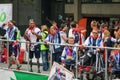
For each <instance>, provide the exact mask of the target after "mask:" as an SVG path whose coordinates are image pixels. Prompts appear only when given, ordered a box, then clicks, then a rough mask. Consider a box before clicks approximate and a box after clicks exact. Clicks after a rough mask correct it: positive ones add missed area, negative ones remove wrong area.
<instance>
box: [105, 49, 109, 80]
mask: <svg viewBox="0 0 120 80" xmlns="http://www.w3.org/2000/svg"><path fill="white" fill-rule="evenodd" d="M107 59H108V56H107V48H105V80H108V75H107V69H108V68H107V63H108V61H107Z"/></svg>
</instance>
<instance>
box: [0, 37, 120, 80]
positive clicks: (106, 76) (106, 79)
mask: <svg viewBox="0 0 120 80" xmlns="http://www.w3.org/2000/svg"><path fill="white" fill-rule="evenodd" d="M0 41H6V42H7V49H8V51H9V42H12V41H11V40H4V39H0ZM19 42H20V43H30V42H29V41H19ZM35 43H40V44H45V43H43V42H35ZM49 45H59V46H66V45H67V46H76V47H77V48H79V47H80V46H81V45H71V44H56V43H50V44H49ZM85 47H87V48H98V47H96V46H85ZM99 48H103V49H106V50H105V51H106V53H107V49H112V50H113V49H119V48H113V47H99ZM119 50H120V49H119ZM28 51H29V48H28ZM28 53H29V52H28ZM8 54H9V53H8ZM105 56H106V57H105V58H106V59H105V80H108V74H107V73H108V71H107V70H108V67H107V65H108V64H107V60H108V59H107V58H108V57H107V54H106V55H105ZM8 58H9V56H8ZM77 63H78V54H76V78H77V77H78V75H77V74H78V70H77V65H78V64H77ZM51 67H52V53H51V54H50V68H51ZM27 69H28V71H29V57H28V61H27Z"/></svg>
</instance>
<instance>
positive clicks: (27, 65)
mask: <svg viewBox="0 0 120 80" xmlns="http://www.w3.org/2000/svg"><path fill="white" fill-rule="evenodd" d="M26 43H28V44H29V45H28V47H27V48H28V49H27V50H28V53H27V55H28V56H27V71H29V69H30V68H29V46H30V42H29V41H27V42H26Z"/></svg>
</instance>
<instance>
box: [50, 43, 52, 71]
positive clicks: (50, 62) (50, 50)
mask: <svg viewBox="0 0 120 80" xmlns="http://www.w3.org/2000/svg"><path fill="white" fill-rule="evenodd" d="M50 46H51V44H50ZM51 68H52V51H51V50H50V69H51Z"/></svg>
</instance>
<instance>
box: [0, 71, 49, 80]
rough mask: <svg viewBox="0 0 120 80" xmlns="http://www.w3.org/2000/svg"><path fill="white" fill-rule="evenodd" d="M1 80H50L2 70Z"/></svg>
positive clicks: (25, 73)
mask: <svg viewBox="0 0 120 80" xmlns="http://www.w3.org/2000/svg"><path fill="white" fill-rule="evenodd" d="M0 80H48V76H46V75H42V74H32V73H27V72H20V71H10V70H3V69H0Z"/></svg>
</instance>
